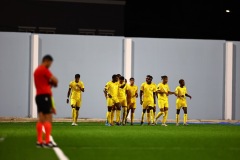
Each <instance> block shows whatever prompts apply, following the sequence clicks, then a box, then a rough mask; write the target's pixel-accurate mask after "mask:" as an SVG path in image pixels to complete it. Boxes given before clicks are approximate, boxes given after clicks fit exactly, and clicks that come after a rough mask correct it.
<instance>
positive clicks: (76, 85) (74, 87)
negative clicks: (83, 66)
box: [67, 74, 84, 126]
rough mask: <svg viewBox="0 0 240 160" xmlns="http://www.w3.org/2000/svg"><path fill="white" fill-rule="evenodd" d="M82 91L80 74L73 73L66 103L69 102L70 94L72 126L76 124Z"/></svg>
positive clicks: (82, 85)
mask: <svg viewBox="0 0 240 160" xmlns="http://www.w3.org/2000/svg"><path fill="white" fill-rule="evenodd" d="M82 92H84V84H83V82H82V81H80V74H76V75H75V80H73V81H71V82H70V84H69V89H68V93H67V103H69V96H70V94H71V107H72V126H76V125H77V119H78V115H79V109H80V107H81V104H82Z"/></svg>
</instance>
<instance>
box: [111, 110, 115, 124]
mask: <svg viewBox="0 0 240 160" xmlns="http://www.w3.org/2000/svg"><path fill="white" fill-rule="evenodd" d="M114 115H115V110H113V111H112V112H111V121H110V123H111V124H112V123H113V120H114Z"/></svg>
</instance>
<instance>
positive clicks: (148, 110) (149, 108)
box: [147, 106, 152, 125]
mask: <svg viewBox="0 0 240 160" xmlns="http://www.w3.org/2000/svg"><path fill="white" fill-rule="evenodd" d="M151 110H152V107H151V106H148V107H147V121H148V125H150V124H151V117H150V111H151Z"/></svg>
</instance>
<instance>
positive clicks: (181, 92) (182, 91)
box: [175, 86, 187, 100]
mask: <svg viewBox="0 0 240 160" xmlns="http://www.w3.org/2000/svg"><path fill="white" fill-rule="evenodd" d="M175 93H176V94H177V99H181V100H186V94H187V88H186V87H185V86H183V87H180V86H177V87H176V89H175Z"/></svg>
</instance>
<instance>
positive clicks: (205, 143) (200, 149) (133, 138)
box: [0, 122, 240, 160]
mask: <svg viewBox="0 0 240 160" xmlns="http://www.w3.org/2000/svg"><path fill="white" fill-rule="evenodd" d="M52 136H53V138H54V140H55V141H56V143H57V144H58V146H59V147H60V148H61V149H62V150H63V152H64V153H65V155H66V156H67V157H68V158H69V159H70V160H79V159H80V160H98V159H99V160H123V159H124V160H128V159H131V160H133V159H137V160H140V159H144V160H146V159H168V160H172V159H174V160H175V159H184V160H187V159H189V160H190V159H191V160H192V159H194V160H198V159H199V160H203V159H204V160H207V159H209V160H214V159H217V160H220V159H223V160H226V159H231V160H235V159H236V160H238V159H240V154H239V153H240V145H239V144H240V126H236V125H219V124H204V125H203V124H191V125H190V126H175V125H174V124H170V125H169V126H168V127H163V126H161V125H157V126H147V125H144V126H140V125H139V124H136V125H134V126H128V125H127V126H113V127H107V126H104V123H79V126H71V123H67V122H64V123H61V122H54V123H53V131H52ZM35 142H36V131H35V123H32V122H26V123H23V122H21V123H0V159H4V160H8V159H9V160H10V159H11V160H14V159H25V160H27V159H34V160H42V159H48V160H56V159H58V158H57V156H56V155H55V153H54V151H53V150H52V149H44V148H40V149H39V148H36V147H35Z"/></svg>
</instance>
